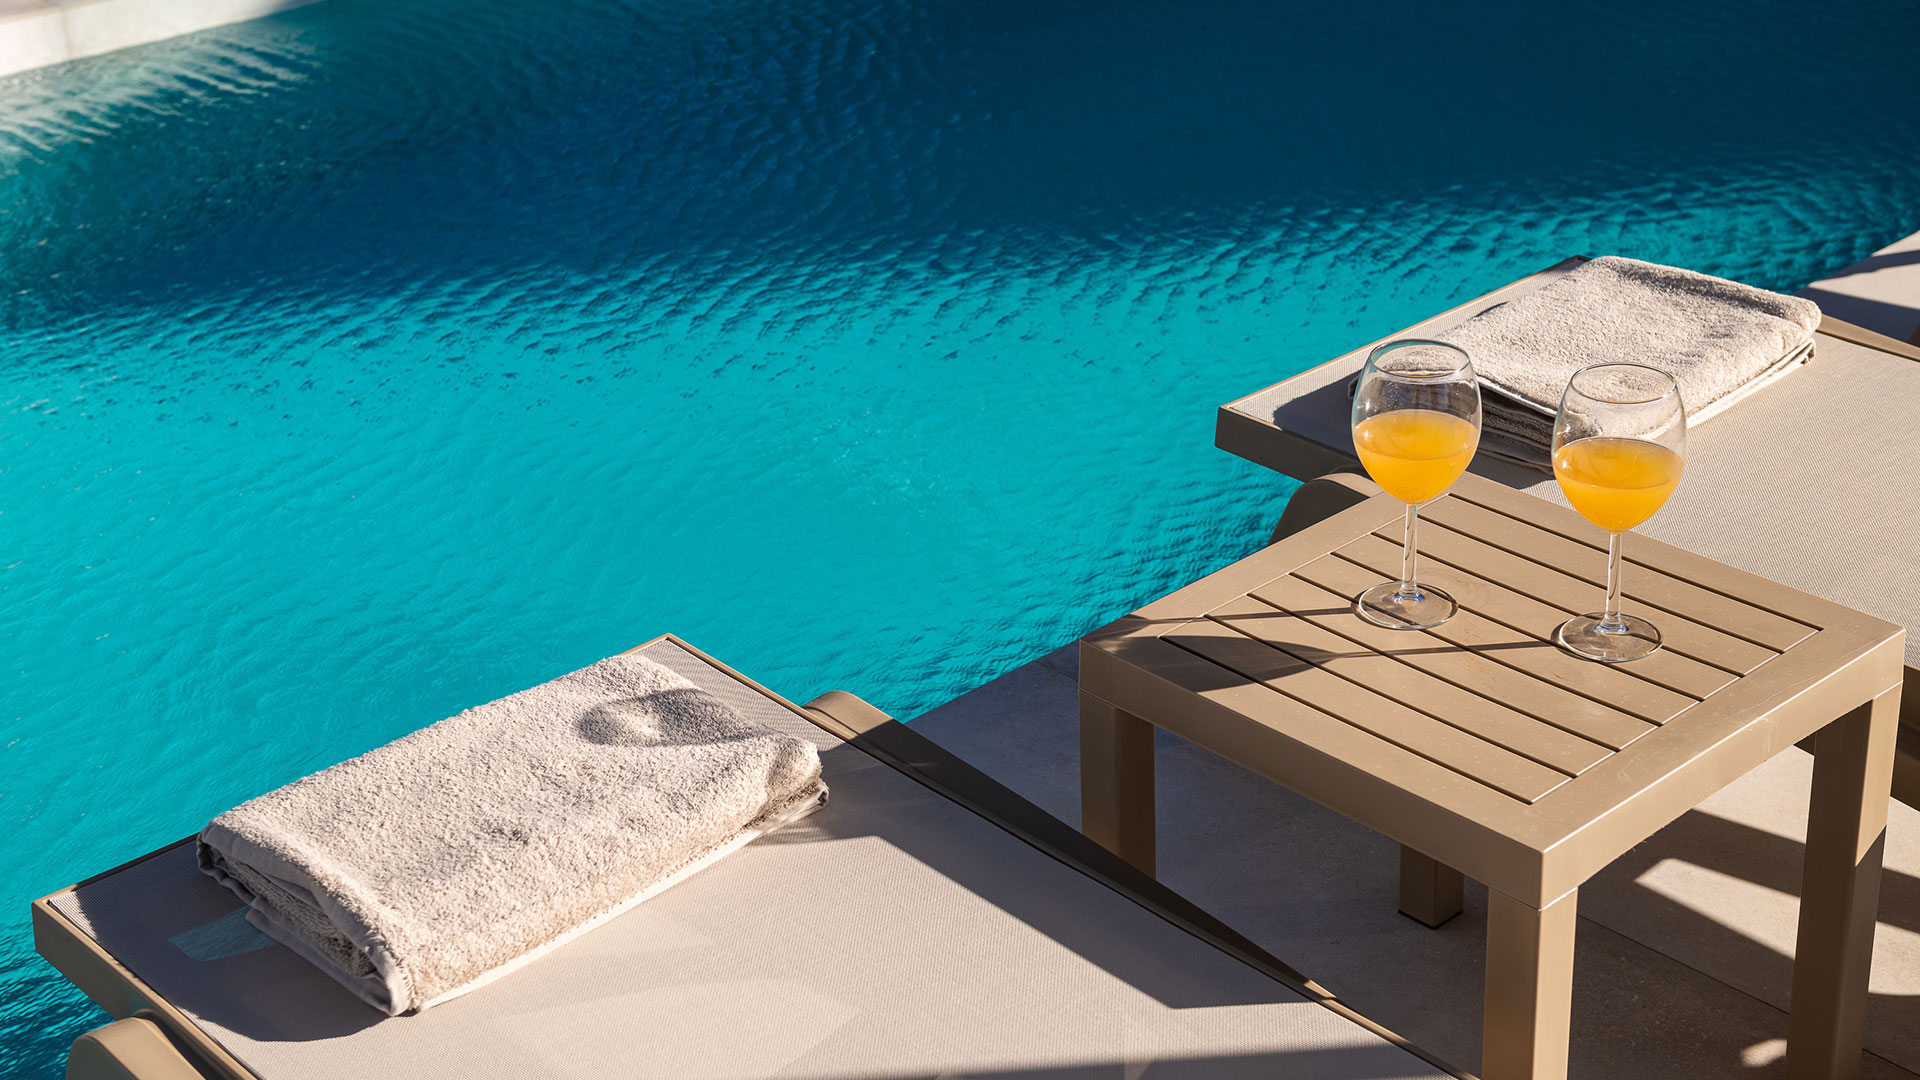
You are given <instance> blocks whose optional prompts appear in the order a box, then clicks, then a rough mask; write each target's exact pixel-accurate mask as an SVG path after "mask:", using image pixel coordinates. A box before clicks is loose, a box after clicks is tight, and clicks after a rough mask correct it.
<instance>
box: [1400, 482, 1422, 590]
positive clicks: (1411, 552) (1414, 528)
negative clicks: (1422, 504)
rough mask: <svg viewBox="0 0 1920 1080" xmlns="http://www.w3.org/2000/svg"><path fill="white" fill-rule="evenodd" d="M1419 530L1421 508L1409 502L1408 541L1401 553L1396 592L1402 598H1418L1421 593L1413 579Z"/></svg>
mask: <svg viewBox="0 0 1920 1080" xmlns="http://www.w3.org/2000/svg"><path fill="white" fill-rule="evenodd" d="M1419 531H1420V508H1419V507H1418V506H1415V505H1414V504H1412V503H1408V504H1407V542H1406V548H1405V550H1403V551H1402V552H1401V553H1400V590H1399V592H1398V593H1397V594H1396V596H1397V598H1399V599H1402V600H1412V599H1416V598H1418V597H1419V595H1420V586H1418V585H1416V584H1414V581H1413V570H1414V566H1413V564H1414V560H1415V559H1416V558H1417V555H1416V554H1415V545H1414V537H1415V535H1416V534H1417V533H1419Z"/></svg>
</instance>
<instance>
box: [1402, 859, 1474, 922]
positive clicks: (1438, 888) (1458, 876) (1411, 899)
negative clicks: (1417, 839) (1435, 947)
mask: <svg viewBox="0 0 1920 1080" xmlns="http://www.w3.org/2000/svg"><path fill="white" fill-rule="evenodd" d="M1466 893H1467V879H1466V876H1465V875H1464V874H1462V873H1460V871H1458V870H1455V869H1454V868H1453V867H1451V866H1448V865H1447V864H1446V863H1443V862H1440V861H1438V860H1436V859H1434V858H1432V857H1431V856H1428V855H1423V854H1421V853H1420V852H1418V851H1415V850H1413V849H1412V848H1410V847H1408V846H1407V845H1405V844H1401V845H1400V914H1402V915H1406V916H1409V917H1411V918H1413V919H1416V920H1418V921H1420V922H1423V923H1425V924H1427V925H1428V926H1439V925H1440V924H1441V923H1443V922H1446V921H1447V920H1448V919H1451V918H1453V917H1454V916H1455V915H1458V914H1460V912H1461V911H1462V910H1464V909H1465V907H1466V902H1467V901H1466Z"/></svg>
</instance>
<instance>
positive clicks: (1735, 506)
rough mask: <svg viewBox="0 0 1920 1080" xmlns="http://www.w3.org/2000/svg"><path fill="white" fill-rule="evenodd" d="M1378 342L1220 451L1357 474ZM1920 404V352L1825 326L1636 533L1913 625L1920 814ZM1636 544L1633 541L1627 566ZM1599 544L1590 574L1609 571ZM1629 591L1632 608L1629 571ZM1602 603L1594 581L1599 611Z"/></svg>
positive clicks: (1488, 465) (1700, 436) (1297, 472)
mask: <svg viewBox="0 0 1920 1080" xmlns="http://www.w3.org/2000/svg"><path fill="white" fill-rule="evenodd" d="M1581 261H1582V260H1581V259H1579V258H1573V259H1568V260H1565V261H1564V262H1561V263H1558V264H1556V265H1554V266H1552V267H1549V268H1548V269H1546V270H1543V271H1541V272H1540V273H1538V274H1533V275H1530V276H1528V277H1526V278H1522V279H1521V280H1519V281H1516V282H1514V283H1513V284H1511V285H1507V286H1505V287H1503V288H1500V289H1496V290H1494V291H1493V292H1491V293H1488V294H1487V295H1485V296H1482V297H1478V298H1476V299H1474V300H1470V301H1468V302H1467V303H1465V304H1462V305H1460V306H1458V307H1455V308H1453V309H1451V310H1449V311H1446V312H1443V313H1441V314H1439V315H1436V316H1434V317H1433V318H1431V319H1427V320H1425V321H1423V322H1420V323H1416V324H1415V325H1413V326H1411V327H1408V328H1406V329H1405V330H1402V331H1399V332H1397V333H1394V334H1391V335H1388V338H1383V339H1382V340H1389V339H1391V338H1399V337H1426V336H1431V335H1432V334H1435V333H1438V332H1441V331H1443V330H1444V329H1445V328H1447V327H1449V326H1452V325H1454V324H1456V323H1458V322H1460V321H1462V320H1464V319H1466V318H1468V317H1469V316H1472V315H1474V314H1476V313H1478V312H1480V311H1483V310H1485V309H1487V308H1489V307H1492V306H1493V305H1495V304H1498V303H1500V302H1502V301H1505V300H1508V299H1511V298H1513V297H1515V296H1518V295H1520V294H1522V293H1525V292H1526V291H1528V290H1530V289H1535V288H1538V287H1540V286H1541V285H1543V284H1545V283H1546V282H1548V281H1550V280H1552V279H1553V278H1554V277H1556V276H1558V275H1560V274H1562V273H1565V272H1566V271H1567V270H1568V269H1570V268H1572V267H1573V266H1576V265H1578V264H1579V263H1580V262H1581ZM1373 344H1377V343H1370V344H1369V345H1367V346H1364V347H1362V348H1359V349H1356V350H1354V351H1353V352H1350V353H1347V354H1346V355H1344V356H1341V357H1338V358H1336V359H1334V360H1330V361H1328V362H1327V363H1324V364H1321V365H1320V366H1318V367H1315V368H1312V369H1310V370H1308V371H1306V372H1303V373H1301V374H1299V375H1296V376H1294V377H1293V378H1291V379H1287V380H1286V381H1284V382H1281V383H1277V384H1275V385H1273V386H1270V387H1268V388H1266V389H1265V390H1261V391H1259V392H1257V393H1254V394H1250V395H1248V396H1247V397H1244V398H1241V399H1239V400H1237V401H1234V402H1231V403H1229V404H1227V405H1223V406H1221V408H1220V411H1219V416H1218V424H1217V428H1216V434H1215V442H1216V444H1217V445H1218V446H1219V447H1220V448H1221V449H1223V450H1227V451H1230V452H1232V453H1235V454H1238V455H1240V456H1241V457H1244V458H1247V459H1248V460H1251V461H1253V462H1255V463H1257V464H1261V465H1265V466H1267V467H1269V468H1272V469H1275V470H1277V471H1279V472H1282V473H1285V474H1287V475H1289V476H1293V477H1296V478H1298V479H1301V480H1307V479H1310V478H1313V477H1318V476H1321V475H1322V474H1325V473H1329V472H1335V471H1340V470H1352V469H1356V468H1358V464H1357V462H1356V461H1355V460H1354V458H1353V443H1352V437H1351V434H1350V432H1349V427H1348V424H1349V421H1348V413H1349V402H1350V398H1349V396H1348V389H1347V387H1348V384H1349V382H1350V381H1351V380H1352V379H1353V378H1354V377H1355V376H1356V375H1358V374H1359V371H1360V368H1361V365H1362V364H1363V363H1364V361H1365V358H1366V354H1367V351H1368V350H1369V349H1370V348H1371V347H1372V345H1373ZM1621 359H1623V360H1631V359H1633V358H1632V357H1629V356H1623V357H1621ZM1916 402H1920V348H1915V347H1914V346H1912V345H1907V344H1903V343H1901V342H1899V341H1895V340H1894V339H1892V338H1889V337H1885V336H1884V335H1881V334H1876V333H1874V332H1873V331H1870V330H1865V329H1862V328H1860V327H1857V326H1853V325H1851V324H1849V323H1845V322H1841V321H1840V320H1838V319H1834V318H1832V317H1827V318H1825V319H1823V320H1822V322H1821V325H1820V332H1819V333H1818V335H1816V337H1815V339H1814V358H1813V360H1812V362H1811V363H1809V364H1806V365H1805V366H1804V367H1802V368H1801V369H1800V370H1798V371H1795V372H1794V373H1792V374H1791V375H1788V376H1786V377H1785V378H1783V379H1781V380H1780V381H1779V382H1777V383H1775V384H1774V385H1772V386H1769V387H1767V388H1765V389H1763V390H1760V391H1759V392H1757V393H1755V394H1754V395H1753V396H1752V397H1751V398H1749V399H1747V400H1745V401H1742V402H1741V403H1740V404H1739V405H1738V406H1736V407H1734V408H1732V409H1729V410H1727V411H1726V412H1725V413H1723V414H1722V415H1719V416H1716V417H1714V418H1712V419H1711V420H1708V421H1707V422H1705V423H1703V424H1701V425H1699V426H1698V427H1696V428H1694V429H1693V430H1691V431H1689V432H1688V436H1687V442H1688V447H1687V473H1686V479H1685V480H1684V481H1682V483H1681V485H1680V489H1679V491H1678V493H1676V494H1675V496H1674V498H1673V501H1672V503H1671V504H1669V505H1668V506H1667V508H1666V509H1664V510H1662V511H1661V512H1660V513H1659V514H1658V515H1656V516H1655V517H1654V518H1653V519H1652V520H1651V521H1649V522H1647V523H1646V524H1644V525H1642V526H1640V528H1639V529H1638V530H1636V532H1638V533H1643V534H1645V535H1647V536H1651V537H1654V538H1656V539H1660V540H1664V541H1666V542H1668V543H1671V544H1676V545H1679V546H1681V547H1685V548H1690V549H1692V550H1694V551H1697V552H1699V553H1700V554H1702V555H1707V556H1710V557H1712V558H1715V559H1719V560H1721V561H1722V562H1727V563H1731V564H1733V565H1734V566H1738V567H1740V568H1741V569H1743V570H1749V571H1752V572H1753V573H1756V574H1760V575H1762V576H1765V577H1769V578H1773V579H1775V580H1777V581H1781V582H1784V583H1786V584H1788V585H1792V586H1795V587H1796V588H1800V589H1804V590H1806V591H1807V592H1811V593H1814V594H1816V595H1819V596H1824V597H1826V598H1827V599H1829V600H1833V601H1836V602H1838V603H1842V604H1845V605H1847V606H1849V607H1854V608H1858V609H1860V610H1861V611H1865V612H1868V613H1870V614H1873V615H1878V616H1880V617H1881V618H1884V619H1888V620H1891V621H1893V622H1896V623H1899V624H1901V625H1903V626H1906V627H1907V628H1908V631H1909V632H1908V634H1907V681H1906V685H1907V692H1906V693H1905V694H1903V695H1902V699H1901V700H1902V705H1901V713H1902V715H1901V723H1902V727H1901V732H1900V748H1899V755H1898V758H1897V759H1896V762H1895V767H1894V787H1893V790H1894V795H1895V797H1897V798H1899V799H1900V800H1901V801H1903V802H1906V803H1908V804H1910V805H1913V806H1920V527H1916V525H1915V524H1914V516H1915V511H1914V508H1915V507H1916V506H1920V469H1917V468H1915V467H1914V465H1913V453H1914V451H1913V449H1912V447H1911V443H1912V442H1913V437H1914V435H1915V433H1916V425H1915V424H1914V422H1913V420H1912V410H1913V408H1914V405H1915V403H1916ZM1472 468H1473V471H1474V472H1476V473H1479V474H1481V475H1483V476H1486V477H1489V478H1491V479H1494V480H1498V481H1500V482H1502V483H1505V484H1508V485H1510V486H1512V487H1516V488H1522V489H1524V490H1526V491H1529V492H1532V493H1533V494H1535V495H1539V496H1541V497H1542V498H1546V499H1551V500H1553V501H1555V502H1559V503H1561V504H1562V505H1564V504H1565V502H1566V499H1565V498H1564V497H1563V496H1562V495H1561V493H1560V489H1559V485H1558V484H1557V483H1556V482H1555V481H1554V479H1553V478H1552V476H1550V475H1548V474H1547V473H1544V472H1540V471H1536V470H1531V469H1527V468H1524V467H1522V466H1518V465H1512V464H1509V463H1506V462H1502V461H1497V460H1492V459H1490V458H1489V457H1488V456H1487V455H1485V454H1482V455H1480V456H1479V457H1478V458H1476V459H1475V460H1474V463H1473V466H1472ZM1349 482H1350V481H1349ZM1303 490H1304V489H1303ZM1315 492H1316V494H1314V495H1313V496H1312V497H1313V498H1314V499H1315V500H1327V499H1332V500H1333V501H1332V502H1329V503H1328V504H1327V505H1330V506H1336V508H1337V504H1338V502H1339V500H1338V493H1337V492H1335V491H1334V489H1332V488H1329V487H1328V486H1327V485H1325V484H1322V485H1318V486H1316V488H1315ZM1299 517H1300V515H1296V518H1297V519H1298V518H1299ZM1595 535H1596V536H1598V535H1599V534H1598V533H1597V532H1596V534H1595ZM1633 544H1634V538H1633V536H1631V535H1630V536H1628V538H1627V542H1626V558H1627V561H1628V563H1629V564H1631V563H1632V561H1633ZM1602 550H1604V549H1600V550H1596V551H1595V553H1594V556H1593V560H1594V561H1593V565H1592V566H1591V567H1585V568H1582V572H1583V573H1588V574H1593V573H1598V572H1603V570H1604V555H1603V554H1602V553H1601V551H1602ZM1626 592H1627V596H1628V604H1629V606H1630V607H1631V605H1632V604H1633V602H1634V601H1633V593H1634V579H1633V570H1632V569H1631V566H1629V569H1628V570H1627V577H1626ZM1599 600H1600V596H1599V592H1598V587H1597V586H1596V592H1595V606H1596V607H1597V606H1598V605H1599ZM1725 629H1729V630H1731V631H1732V632H1733V633H1735V634H1736V635H1737V634H1739V633H1740V632H1741V631H1740V629H1739V628H1737V627H1728V628H1725Z"/></svg>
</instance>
